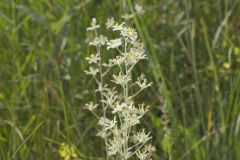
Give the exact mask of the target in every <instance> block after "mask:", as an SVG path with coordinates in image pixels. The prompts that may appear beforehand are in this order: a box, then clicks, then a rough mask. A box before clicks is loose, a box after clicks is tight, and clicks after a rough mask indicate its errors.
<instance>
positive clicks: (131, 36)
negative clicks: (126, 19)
mask: <svg viewBox="0 0 240 160" xmlns="http://www.w3.org/2000/svg"><path fill="white" fill-rule="evenodd" d="M121 35H122V36H123V37H125V38H126V39H127V40H128V42H130V43H132V44H133V43H134V42H136V40H137V38H138V34H137V32H136V30H135V29H134V28H132V27H123V28H122V30H121Z"/></svg>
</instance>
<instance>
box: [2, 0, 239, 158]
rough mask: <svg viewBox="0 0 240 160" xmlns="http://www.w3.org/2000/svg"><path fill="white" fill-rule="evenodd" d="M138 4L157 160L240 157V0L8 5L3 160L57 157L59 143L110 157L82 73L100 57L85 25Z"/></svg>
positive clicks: (32, 0) (20, 0) (90, 86)
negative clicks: (141, 11)
mask: <svg viewBox="0 0 240 160" xmlns="http://www.w3.org/2000/svg"><path fill="white" fill-rule="evenodd" d="M136 3H137V4H140V5H142V6H143V8H144V9H145V11H146V12H145V14H144V15H143V16H141V17H134V19H133V20H132V21H131V22H130V25H132V26H135V28H136V29H137V31H138V32H139V35H140V38H141V40H142V41H143V42H144V44H145V46H146V50H147V55H148V57H149V61H146V62H143V63H141V64H139V65H138V66H137V69H136V70H135V72H134V74H136V75H139V74H140V72H144V74H145V75H146V76H147V77H148V79H150V80H152V81H153V82H154V86H152V87H151V88H150V89H147V90H146V91H144V93H142V94H141V95H140V97H138V98H137V99H136V101H139V102H145V103H146V104H149V105H150V106H151V110H150V112H149V113H148V115H147V116H146V117H145V119H144V121H143V124H144V125H145V126H146V128H148V130H151V132H152V135H153V140H152V143H153V144H154V145H155V147H156V153H155V154H154V155H153V157H154V158H153V159H156V160H161V159H162V160H167V159H172V160H180V159H182V160H193V159H194V160H216V159H218V160H238V159H240V130H239V129H240V111H239V110H240V68H239V67H240V16H239V15H240V8H239V0H216V1H212V0H201V1H193V0H139V1H132V0H126V1H113V0H1V1H0V42H1V43H0V160H7V159H10V158H11V159H16V160H27V159H31V160H43V159H44V160H45V159H46V160H51V159H54V160H55V159H60V157H59V154H58V148H59V144H60V143H62V142H65V143H69V144H73V145H74V146H76V148H77V153H78V155H79V156H80V157H81V158H82V159H84V160H85V159H86V160H87V159H104V146H103V142H102V140H101V139H100V138H98V137H96V136H95V134H96V132H97V124H96V123H97V120H96V119H95V118H94V116H93V115H92V114H90V113H88V112H87V111H85V110H83V104H84V103H86V102H88V101H90V100H96V99H97V97H96V95H95V94H93V92H94V89H95V84H94V81H93V80H92V79H91V78H90V77H88V76H86V75H85V73H84V70H85V69H87V67H88V66H87V63H86V61H85V57H86V56H88V55H89V54H90V53H91V52H92V51H93V49H92V48H90V47H89V46H88V45H87V44H88V37H89V36H88V33H87V32H86V28H87V27H88V26H89V24H90V22H91V18H92V17H96V18H97V19H98V21H99V23H100V24H101V25H102V26H104V23H105V22H106V19H107V18H109V17H114V18H115V19H116V20H117V21H119V22H121V21H123V19H122V18H121V15H123V14H124V13H125V12H126V11H128V12H129V13H133V12H134V9H133V7H134V5H135V4H136ZM124 4H125V6H124ZM101 31H102V32H103V33H105V31H104V30H101ZM161 86H162V93H163V96H164V98H165V99H166V100H167V108H168V116H169V117H168V118H169V124H168V126H169V128H170V129H171V131H172V134H171V137H172V139H171V142H169V141H168V140H165V138H164V132H163V127H164V126H163V123H162V118H161V117H162V115H163V113H162V111H161V107H160V97H161V95H160V93H161V92H160V91H159V89H160V88H161ZM169 143H171V147H170V148H171V152H169Z"/></svg>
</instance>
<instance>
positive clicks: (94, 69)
mask: <svg viewBox="0 0 240 160" xmlns="http://www.w3.org/2000/svg"><path fill="white" fill-rule="evenodd" d="M99 72H100V70H99V69H98V68H94V67H90V68H89V71H87V70H86V71H85V73H86V74H88V75H92V76H96V74H97V73H99Z"/></svg>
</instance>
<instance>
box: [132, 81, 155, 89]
mask: <svg viewBox="0 0 240 160" xmlns="http://www.w3.org/2000/svg"><path fill="white" fill-rule="evenodd" d="M136 84H137V85H138V86H139V87H140V88H141V90H143V89H145V88H147V87H150V86H151V85H152V82H150V83H147V79H146V78H144V79H143V80H140V78H138V81H137V82H136Z"/></svg>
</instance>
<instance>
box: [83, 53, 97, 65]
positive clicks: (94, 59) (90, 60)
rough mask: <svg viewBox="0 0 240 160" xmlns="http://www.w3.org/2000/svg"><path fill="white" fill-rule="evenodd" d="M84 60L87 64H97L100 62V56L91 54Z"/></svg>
mask: <svg viewBox="0 0 240 160" xmlns="http://www.w3.org/2000/svg"><path fill="white" fill-rule="evenodd" d="M86 60H87V61H88V63H89V64H92V63H98V62H99V61H100V54H99V53H97V54H91V55H90V57H87V58H86Z"/></svg>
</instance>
